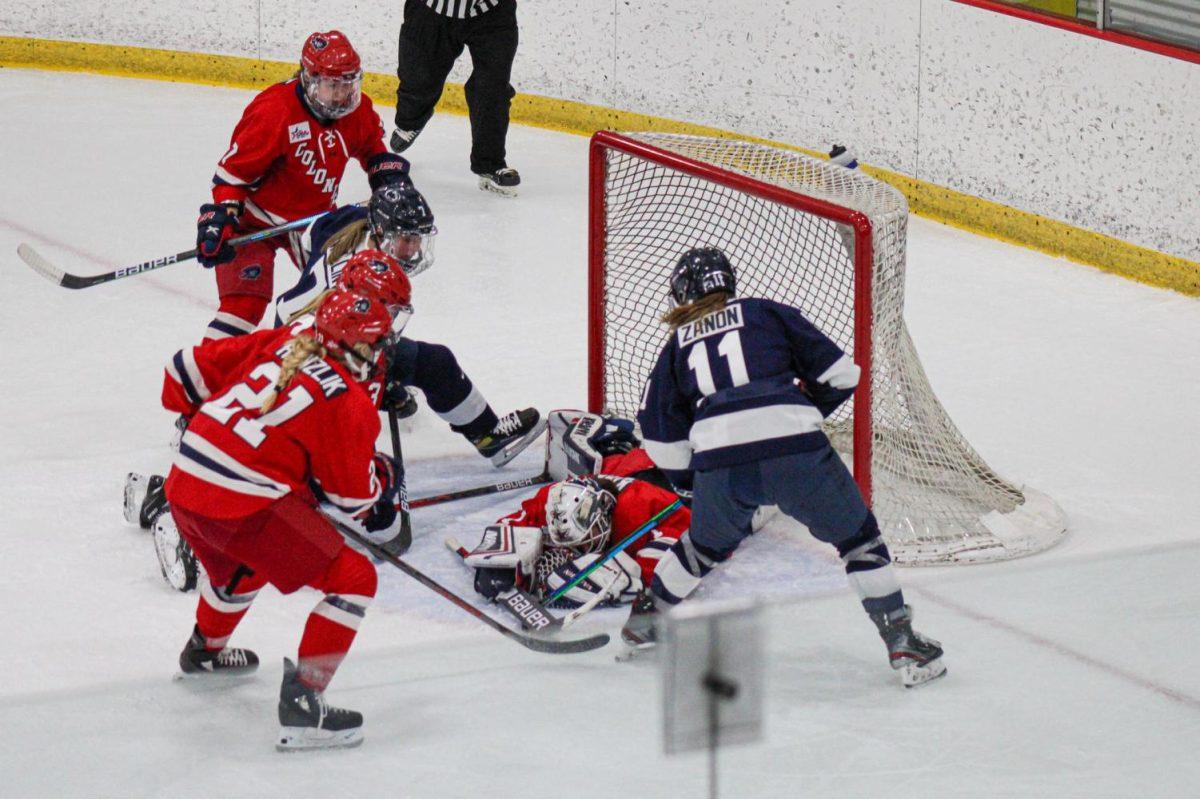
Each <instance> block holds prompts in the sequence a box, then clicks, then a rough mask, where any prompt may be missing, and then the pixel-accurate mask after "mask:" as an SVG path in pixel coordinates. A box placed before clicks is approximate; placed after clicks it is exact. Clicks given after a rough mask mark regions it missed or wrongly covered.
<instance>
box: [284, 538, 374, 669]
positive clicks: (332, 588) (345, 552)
mask: <svg viewBox="0 0 1200 799" xmlns="http://www.w3.org/2000/svg"><path fill="white" fill-rule="evenodd" d="M377 582H378V577H377V576H376V574H375V566H374V565H373V564H372V563H371V561H369V560H367V558H366V557H364V556H363V555H360V554H359V553H358V552H355V551H354V550H353V549H350V548H349V547H343V548H342V551H341V552H340V553H339V554H338V556H337V558H335V559H334V561H333V564H332V565H331V566H330V567H329V571H328V572H326V573H325V576H324V577H322V578H321V580H320V581H318V582H317V583H315V584H314V586H313V587H314V588H317V589H319V590H321V591H324V592H325V598H324V599H322V600H321V601H320V602H318V603H317V606H316V607H315V608H313V611H312V613H311V614H309V617H308V623H307V624H306V625H305V626H304V636H303V637H302V638H301V639H300V659H299V663H298V670H299V675H300V682H302V683H304V684H305V685H307V686H309V687H310V688H313V689H315V690H317V691H324V690H325V686H327V685H329V681H330V680H331V679H333V674H334V672H335V671H337V667H338V665H340V664H341V662H342V659H343V658H344V657H345V656H346V652H347V651H348V650H349V649H350V644H351V643H353V641H354V636H355V634H356V633H357V632H358V625H359V624H361V623H362V620H363V616H364V615H366V612H367V606H368V605H370V604H371V599H372V598H373V597H374V596H375V587H376V584H377Z"/></svg>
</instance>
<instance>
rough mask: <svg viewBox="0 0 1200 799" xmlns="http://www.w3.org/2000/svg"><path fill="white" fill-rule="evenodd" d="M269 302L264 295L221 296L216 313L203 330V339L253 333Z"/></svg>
mask: <svg viewBox="0 0 1200 799" xmlns="http://www.w3.org/2000/svg"><path fill="white" fill-rule="evenodd" d="M269 302H270V300H268V299H267V298H266V297H252V296H250V295H249V294H234V295H232V296H229V297H222V298H221V305H220V307H218V308H217V315H216V316H214V317H213V320H212V321H211V322H209V323H208V330H206V331H204V340H205V341H216V340H217V339H222V338H229V337H231V336H242V335H245V334H246V333H253V332H254V328H256V327H258V323H259V322H261V321H262V318H263V314H264V313H266V311H267V305H268V303H269Z"/></svg>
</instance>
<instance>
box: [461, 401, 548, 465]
mask: <svg viewBox="0 0 1200 799" xmlns="http://www.w3.org/2000/svg"><path fill="white" fill-rule="evenodd" d="M545 429H546V420H544V419H542V418H541V416H540V414H539V413H538V412H537V410H535V409H534V408H525V409H523V410H519V411H513V412H512V413H510V414H508V415H506V416H503V417H501V418H500V421H498V422H496V426H495V427H493V428H492V429H491V430H490V431H488V432H487V433H484V434H483V435H481V436H477V437H475V438H472V439H471V443H472V444H474V445H475V449H477V450H479V454H480V455H482V456H483V457H485V458H487V459H488V460H490V461H491V462H492V465H493V466H495V467H496V468H499V467H501V466H503V465H504V464H506V463H508V462H509V461H511V460H512V459H513V458H515V457H517V455H519V454H520V453H521V452H522V451H523V450H524V449H525V448H526V447H528V446H529V445H530V444H531V443H532V442H533V440H534V439H535V438H537V437H538V436H540V435H541V434H542V431H543V430H545Z"/></svg>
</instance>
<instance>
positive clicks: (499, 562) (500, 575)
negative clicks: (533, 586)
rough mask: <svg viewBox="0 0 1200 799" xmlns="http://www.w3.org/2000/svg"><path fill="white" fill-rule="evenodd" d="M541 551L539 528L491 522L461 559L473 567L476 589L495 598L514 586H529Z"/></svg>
mask: <svg viewBox="0 0 1200 799" xmlns="http://www.w3.org/2000/svg"><path fill="white" fill-rule="evenodd" d="M541 554H542V529H541V528H540V527H513V526H512V525H508V524H493V525H489V526H488V527H486V528H484V530H483V539H482V540H481V541H480V542H479V545H478V546H477V547H475V549H473V550H471V551H470V552H468V553H467V555H466V557H464V558H463V562H465V563H466V564H467V565H468V566H471V567H472V568H474V569H475V590H476V591H478V592H479V593H480V594H482V595H483V596H485V597H487V598H488V599H495V598H496V597H497V596H498V595H500V594H501V593H503V592H505V591H507V590H509V589H511V588H513V587H514V586H520V587H525V586H527V585H529V584H530V582H531V577H532V575H533V569H534V565H535V564H536V563H537V559H538V556H540V555H541Z"/></svg>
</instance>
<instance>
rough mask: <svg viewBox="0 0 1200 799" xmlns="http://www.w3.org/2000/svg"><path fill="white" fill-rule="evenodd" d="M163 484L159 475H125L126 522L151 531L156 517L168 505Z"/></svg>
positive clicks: (135, 473)
mask: <svg viewBox="0 0 1200 799" xmlns="http://www.w3.org/2000/svg"><path fill="white" fill-rule="evenodd" d="M163 482H164V481H163V477H162V475H159V474H138V473H137V472H130V473H129V474H127V475H125V521H127V522H129V523H130V524H137V526H138V527H141V528H142V529H143V530H149V529H150V525H151V524H153V523H154V517H155V516H157V515H158V514H159V511H161V510H162V509H163V508H165V507H166V505H167V494H166V492H165V491H164V490H163Z"/></svg>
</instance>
